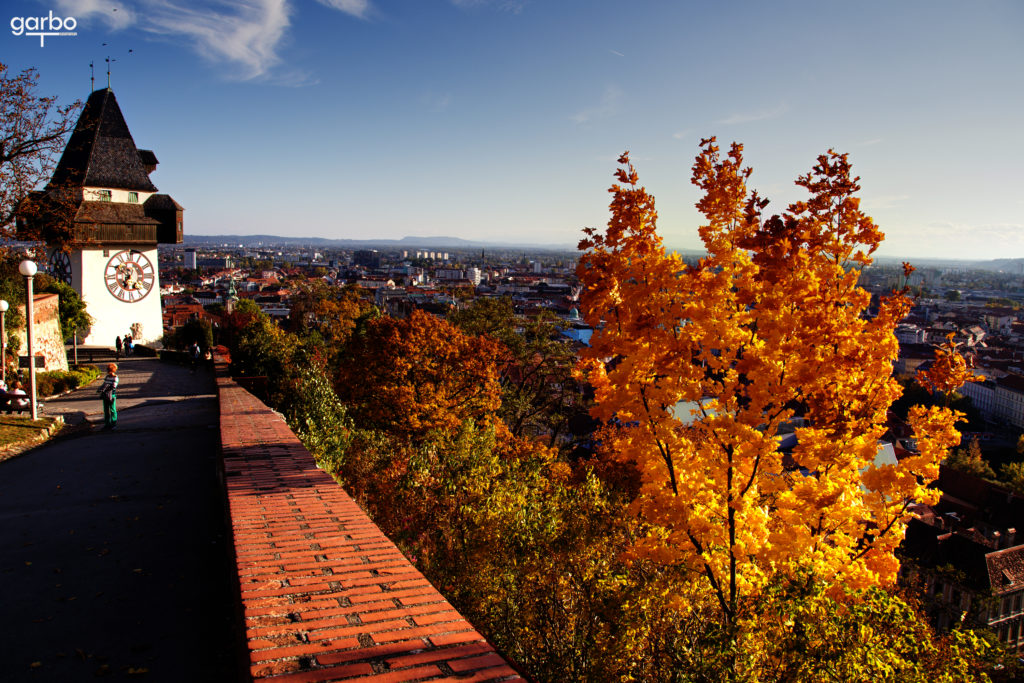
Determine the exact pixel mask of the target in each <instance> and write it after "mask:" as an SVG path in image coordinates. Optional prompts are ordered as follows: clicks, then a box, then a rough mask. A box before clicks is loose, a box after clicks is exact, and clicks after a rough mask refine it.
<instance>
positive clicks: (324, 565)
mask: <svg viewBox="0 0 1024 683" xmlns="http://www.w3.org/2000/svg"><path fill="white" fill-rule="evenodd" d="M217 388H218V393H219V396H220V430H221V446H222V454H223V463H224V472H223V474H224V482H225V488H226V492H227V504H228V515H229V517H230V519H229V523H230V526H231V530H232V536H233V543H234V553H235V560H236V564H237V570H238V583H239V588H240V594H241V608H242V611H243V617H242V618H243V619H244V628H245V640H246V643H247V647H248V658H249V662H248V665H249V672H250V675H251V676H252V678H253V680H256V681H263V680H267V681H349V680H357V681H365V682H367V683H370V682H374V683H384V682H388V683H399V682H401V681H459V682H463V683H464V682H467V681H480V682H483V681H522V680H524V679H523V678H521V677H520V676H519V675H518V674H517V673H516V671H515V669H513V668H512V667H511V666H510V665H509V664H508V662H506V661H505V660H504V659H503V658H502V657H501V656H500V655H499V654H498V653H497V652H496V651H495V650H494V648H493V647H491V646H490V645H489V644H488V643H487V641H486V640H485V639H484V638H483V636H482V635H480V634H479V633H478V632H477V631H476V630H475V629H474V628H473V626H472V625H471V624H470V623H469V622H468V621H466V620H465V619H464V618H463V617H462V616H461V615H460V614H459V613H458V612H457V611H456V610H455V608H453V607H452V606H451V605H450V604H449V603H448V601H446V600H445V599H444V597H443V596H442V595H441V594H440V593H438V592H437V590H436V589H435V588H434V587H433V586H431V585H430V583H429V582H428V581H427V580H426V579H425V578H424V577H423V575H422V574H421V573H420V572H419V571H418V570H417V569H416V568H415V567H413V566H412V564H411V563H410V562H409V561H408V560H407V559H406V558H405V556H403V555H402V553H401V552H400V551H399V550H398V548H397V547H396V546H395V545H394V544H393V543H392V542H391V541H390V540H389V539H388V538H387V537H386V536H384V534H383V532H381V530H380V529H378V528H377V526H376V525H375V524H374V523H373V522H372V521H371V520H370V519H369V517H367V516H366V514H365V513H364V512H363V511H362V510H361V509H360V508H359V506H358V505H357V504H356V503H355V501H353V500H352V498H350V497H349V495H348V494H347V493H345V491H344V490H343V489H342V488H341V487H340V486H339V485H338V484H337V483H336V482H335V481H334V480H333V479H332V478H331V477H330V476H329V475H328V474H326V473H325V472H323V471H321V470H319V469H318V468H317V466H316V464H315V462H314V460H313V457H312V455H311V454H310V453H309V451H307V450H306V449H305V447H303V445H302V443H301V442H300V441H299V440H298V438H297V437H296V436H295V434H294V433H293V432H292V431H291V429H289V428H288V425H287V424H286V423H285V421H284V419H283V418H282V417H281V416H280V415H279V414H277V413H275V412H274V411H272V410H271V409H270V408H268V407H267V406H266V405H265V404H263V403H262V402H261V401H260V400H259V399H257V398H256V397H255V396H253V395H252V394H250V393H249V392H248V391H246V390H245V389H243V388H241V387H240V386H239V385H238V384H237V383H235V382H234V381H233V380H232V379H231V378H230V377H229V376H228V374H227V364H226V363H225V362H223V361H222V360H221V359H218V363H217Z"/></svg>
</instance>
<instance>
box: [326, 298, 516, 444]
mask: <svg viewBox="0 0 1024 683" xmlns="http://www.w3.org/2000/svg"><path fill="white" fill-rule="evenodd" d="M500 352H501V349H500V346H499V345H498V343H497V342H495V341H493V340H491V339H489V338H487V337H472V336H470V335H467V334H464V333H463V332H461V331H460V330H459V329H458V328H456V327H455V326H454V325H451V324H450V323H448V322H446V321H444V320H440V319H438V318H435V317H434V316H432V315H430V314H429V313H424V312H423V311H421V310H418V309H417V310H414V311H413V312H412V314H410V316H409V317H408V318H404V319H398V318H390V317H380V318H377V319H375V320H370V321H369V322H368V324H367V325H366V327H365V329H363V330H358V331H357V332H356V333H355V334H354V335H353V336H352V338H351V340H350V341H349V345H348V349H347V356H346V358H345V360H344V362H342V364H341V367H340V369H339V371H338V374H337V375H336V377H335V388H336V389H337V391H338V395H339V396H340V397H341V398H342V400H343V401H345V403H346V404H347V405H348V406H349V408H350V410H351V414H352V416H353V418H354V419H355V420H356V421H357V422H358V423H360V424H362V425H364V426H365V427H367V428H372V429H386V430H387V431H389V432H390V433H392V434H394V435H396V436H399V437H401V438H404V439H410V440H412V441H422V440H423V439H424V438H425V437H426V436H427V435H428V434H430V433H431V432H454V431H457V430H458V429H459V427H460V425H461V424H462V423H463V422H464V421H466V420H474V421H477V422H485V421H486V422H490V421H493V420H494V418H495V414H496V412H497V410H498V408H499V406H500V405H501V388H500V386H499V384H498V370H497V368H496V366H495V364H494V362H493V359H494V358H495V357H496V356H498V355H499V353H500Z"/></svg>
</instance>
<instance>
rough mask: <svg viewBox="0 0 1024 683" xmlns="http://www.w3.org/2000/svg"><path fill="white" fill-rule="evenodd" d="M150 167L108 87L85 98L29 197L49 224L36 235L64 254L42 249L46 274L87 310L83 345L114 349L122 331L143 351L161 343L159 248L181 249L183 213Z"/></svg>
mask: <svg viewBox="0 0 1024 683" xmlns="http://www.w3.org/2000/svg"><path fill="white" fill-rule="evenodd" d="M156 166H157V159H156V155H155V154H153V152H151V151H150V150H145V149H142V150H140V149H138V148H136V146H135V141H134V140H133V139H132V135H131V133H130V132H129V131H128V126H127V124H125V121H124V116H123V115H122V114H121V108H120V107H119V106H118V104H117V100H116V99H115V97H114V93H113V91H112V90H110V89H109V88H105V89H103V90H97V91H95V92H93V93H92V95H90V96H89V99H88V101H87V102H86V104H85V107H84V108H83V109H82V115H81V116H80V117H79V119H78V123H77V125H76V126H75V130H74V132H73V133H72V134H71V139H70V140H69V141H68V145H67V147H66V148H65V149H64V154H63V155H62V156H61V159H60V162H59V163H58V164H57V168H56V170H54V172H53V177H52V178H51V179H50V183H49V185H47V186H46V189H45V190H44V191H42V192H36V193H33V195H32V197H30V200H29V201H32V202H38V203H39V204H38V205H37V208H36V210H35V211H33V214H34V215H36V216H41V217H45V222H46V223H48V224H49V225H43V226H34V227H37V228H39V227H41V228H42V230H41V231H42V232H43V233H44V234H46V233H48V232H49V233H50V234H55V233H56V232H58V231H59V232H60V233H62V234H63V235H64V238H65V242H66V245H65V247H64V248H61V247H58V246H54V245H53V244H51V245H49V246H48V248H47V253H48V267H49V271H50V273H51V274H52V275H53V276H54V277H56V278H59V279H61V280H63V281H65V282H67V283H68V284H70V285H71V286H72V287H73V288H74V289H75V291H76V292H78V294H79V295H80V296H81V297H82V300H83V301H84V302H85V303H86V306H87V310H88V312H89V315H91V316H92V318H93V325H92V328H91V330H90V331H89V334H88V336H87V337H86V338H85V344H86V345H91V346H113V345H114V338H115V337H118V336H124V335H125V334H127V333H129V332H130V333H131V334H132V337H133V339H134V340H135V341H136V342H141V343H145V344H155V343H159V341H160V339H161V337H162V336H163V315H162V311H161V307H160V278H159V273H158V271H157V245H158V244H180V243H181V242H182V213H183V211H184V209H182V207H181V206H180V205H179V204H178V203H177V202H175V201H174V200H173V199H171V197H170V196H168V195H166V194H158V193H157V188H156V186H155V185H154V184H153V183H152V181H151V180H150V179H149V175H150V173H152V172H153V171H154V170H155V169H156ZM37 220H38V219H37Z"/></svg>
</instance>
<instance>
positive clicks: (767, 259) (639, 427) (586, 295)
mask: <svg viewBox="0 0 1024 683" xmlns="http://www.w3.org/2000/svg"><path fill="white" fill-rule="evenodd" d="M619 162H620V169H619V170H618V172H617V174H616V177H617V179H618V183H616V184H615V185H613V187H612V188H611V190H610V191H611V192H612V194H613V196H614V199H613V201H612V203H611V214H612V217H611V219H610V221H609V223H608V227H607V230H605V231H598V230H596V229H588V230H586V232H587V237H586V238H585V239H584V240H583V241H582V242H581V243H580V249H581V250H583V252H584V253H583V254H582V257H581V259H580V265H579V268H578V271H577V272H578V275H579V277H580V278H581V280H582V282H583V285H584V291H583V294H582V296H581V304H582V305H581V312H582V314H583V315H584V317H585V318H586V320H587V321H588V322H590V323H591V324H593V325H594V327H595V331H594V334H593V337H592V338H591V345H590V347H589V348H588V349H586V351H585V352H584V353H583V357H582V360H581V362H580V365H579V369H578V371H579V374H580V375H581V376H582V377H584V378H586V379H587V380H588V381H589V382H590V383H591V384H592V385H593V386H594V388H595V392H596V400H597V404H596V407H595V408H594V410H593V415H594V417H596V418H598V419H600V420H601V421H602V422H604V423H605V424H607V425H608V427H607V429H605V431H604V433H603V434H602V436H601V442H602V446H603V448H604V450H605V452H606V453H608V454H610V455H611V457H614V458H617V459H619V460H622V461H624V462H626V463H631V464H632V465H633V466H635V468H636V469H637V470H638V471H639V474H640V478H641V481H642V484H641V486H640V489H639V493H638V495H637V497H636V499H635V501H634V504H633V507H632V509H633V512H634V513H635V514H636V515H637V517H638V518H639V520H640V521H641V522H642V523H643V524H644V525H645V530H646V533H645V534H644V537H643V539H642V541H640V542H639V543H638V544H637V545H636V546H635V548H634V550H633V551H632V552H634V553H635V554H636V555H637V556H638V557H644V558H645V559H656V560H658V561H660V562H662V563H664V564H665V565H670V566H673V567H676V568H678V569H680V570H682V572H683V575H684V576H685V577H687V579H686V585H685V586H684V587H682V586H681V587H680V590H678V591H677V593H678V595H679V596H686V597H685V598H683V597H680V598H679V600H678V601H677V604H676V605H675V607H676V609H678V610H679V611H680V612H681V613H683V614H687V613H689V614H691V615H693V614H695V613H699V614H703V615H705V616H707V617H708V618H712V619H716V620H717V621H718V623H721V624H722V625H723V626H724V628H725V629H726V631H727V632H728V633H731V634H732V636H731V637H732V638H733V642H734V643H735V644H736V645H737V646H738V647H743V645H742V642H741V641H742V639H743V638H744V637H745V636H744V633H747V634H748V635H749V634H750V632H751V627H750V619H752V618H753V616H754V615H752V614H751V610H752V609H754V608H753V607H752V606H753V605H755V604H756V603H757V601H758V600H760V599H762V598H763V592H764V591H765V590H766V588H767V587H769V586H771V585H777V584H778V582H779V581H780V580H786V579H789V580H793V581H797V580H806V579H807V577H811V579H812V580H813V581H814V582H815V583H817V584H819V585H822V586H825V587H826V590H827V591H828V594H829V595H831V596H832V597H834V598H839V599H842V598H843V596H844V595H849V594H850V591H857V590H860V589H868V588H871V587H874V586H889V585H891V584H892V583H893V582H894V581H895V578H896V573H897V570H898V568H899V564H898V561H897V559H896V557H895V556H894V550H895V549H896V547H897V546H898V545H899V543H900V541H901V540H902V538H903V534H904V529H905V526H906V524H907V522H908V520H909V518H910V516H911V513H910V512H909V507H910V506H911V505H912V504H913V503H915V502H925V503H927V502H933V501H934V500H935V498H936V496H937V493H936V491H935V490H933V489H929V488H928V484H929V483H930V482H931V481H932V480H934V479H935V478H936V476H937V475H938V467H939V462H940V461H941V459H942V458H943V457H944V455H945V453H946V451H947V449H948V448H949V447H950V446H952V445H955V444H956V443H957V442H958V440H959V435H958V434H957V432H956V430H955V429H954V423H955V421H956V419H957V415H956V414H955V413H953V412H952V411H949V410H947V409H943V408H933V409H927V410H926V409H923V408H918V409H915V410H913V411H912V413H911V416H910V422H911V424H912V427H913V428H914V430H915V436H916V437H917V444H918V449H919V452H918V453H917V454H914V455H911V456H910V457H907V458H905V459H903V460H901V461H900V462H899V463H895V462H889V463H883V462H882V461H881V460H879V459H878V454H879V439H880V438H881V437H882V435H883V433H884V432H885V429H886V427H885V419H886V411H887V409H888V408H889V406H890V404H891V403H892V402H893V401H894V400H895V399H896V398H897V397H898V396H899V394H900V386H899V384H898V383H897V381H896V380H895V379H894V378H893V376H892V363H893V361H894V360H895V359H896V356H897V353H898V345H897V341H896V338H895V336H894V334H893V330H894V328H895V326H896V324H897V323H898V322H899V321H900V320H901V319H902V318H903V317H904V316H905V315H906V313H907V311H908V310H909V306H910V301H909V299H908V297H907V296H906V295H905V292H893V293H892V294H891V295H890V296H886V297H882V298H881V299H880V301H879V302H878V303H877V306H876V307H874V308H871V297H870V294H869V293H868V292H866V291H865V290H864V289H862V288H861V287H859V286H858V284H857V282H858V276H859V269H860V268H863V267H864V266H866V265H868V264H870V263H871V260H872V254H873V253H874V252H875V251H876V249H877V248H878V246H879V244H880V243H881V241H882V238H883V235H882V233H881V232H880V231H879V230H878V229H877V227H876V226H875V225H874V223H873V222H872V220H871V219H870V218H869V217H868V216H866V215H865V214H864V213H863V212H862V211H861V210H860V207H859V200H858V199H857V198H856V196H855V193H856V192H857V190H859V186H858V184H857V181H858V178H855V177H853V176H852V175H851V172H850V164H849V162H848V160H847V157H846V156H845V155H842V154H837V153H835V152H832V151H830V152H828V153H827V154H824V155H822V156H820V157H818V160H817V164H816V165H815V166H814V167H813V170H812V171H811V172H810V173H808V174H807V175H804V176H802V177H800V178H799V179H798V180H797V182H796V184H797V185H799V186H801V187H803V188H805V189H806V190H807V191H808V193H809V195H810V196H809V198H808V199H807V200H806V201H802V202H797V203H795V204H792V205H791V206H789V207H788V209H787V211H786V212H784V213H783V214H782V215H780V216H772V217H770V218H769V217H765V216H764V215H762V210H763V209H764V207H765V205H766V204H767V201H766V200H763V199H761V198H760V197H759V196H758V195H757V193H756V192H751V191H750V190H749V189H748V187H747V181H748V178H749V175H750V172H751V171H750V169H749V168H745V167H744V166H743V157H742V146H740V145H738V144H734V145H732V147H731V149H730V150H729V151H728V153H725V154H723V153H721V152H720V151H719V148H718V147H717V146H716V144H715V140H714V138H711V139H709V140H704V141H702V143H701V151H700V154H699V155H698V156H697V158H696V163H695V164H694V166H693V183H694V184H695V185H697V186H698V187H699V188H700V189H701V190H702V191H703V197H702V198H701V200H700V201H699V202H698V204H697V207H698V209H699V210H700V211H701V212H702V213H703V215H704V217H705V219H706V224H705V225H703V226H702V227H701V228H700V237H701V239H702V240H703V242H704V246H705V249H706V251H707V255H706V256H705V257H704V258H702V259H700V261H699V263H697V264H695V265H694V264H687V263H686V262H684V261H683V260H682V259H681V258H680V256H679V255H678V254H676V253H666V251H665V249H664V246H663V244H662V239H661V237H659V235H658V233H657V231H656V221H657V214H656V212H655V209H654V199H653V197H652V196H651V195H649V194H648V193H647V192H646V190H645V189H644V188H643V187H641V186H639V185H638V177H637V173H636V171H635V170H634V168H633V166H632V165H631V164H630V162H629V158H628V155H623V156H622V158H620V160H619ZM787 433H792V434H793V435H794V436H795V440H796V444H795V445H794V446H792V448H791V450H790V449H787V450H784V449H783V448H782V447H781V441H782V439H783V436H784V435H785V434H787ZM790 438H792V437H790ZM744 624H746V625H744Z"/></svg>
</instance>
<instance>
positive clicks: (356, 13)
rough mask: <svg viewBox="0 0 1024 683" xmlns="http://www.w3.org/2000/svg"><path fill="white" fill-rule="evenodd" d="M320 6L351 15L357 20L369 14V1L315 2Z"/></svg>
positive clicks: (328, 0)
mask: <svg viewBox="0 0 1024 683" xmlns="http://www.w3.org/2000/svg"><path fill="white" fill-rule="evenodd" d="M317 2H319V3H320V4H321V5H326V6H327V7H331V8H333V9H336V10H339V11H341V12H344V13H345V14H351V15H352V16H353V17H356V18H358V19H366V18H367V15H368V14H369V12H370V9H371V8H370V2H369V0H317Z"/></svg>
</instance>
